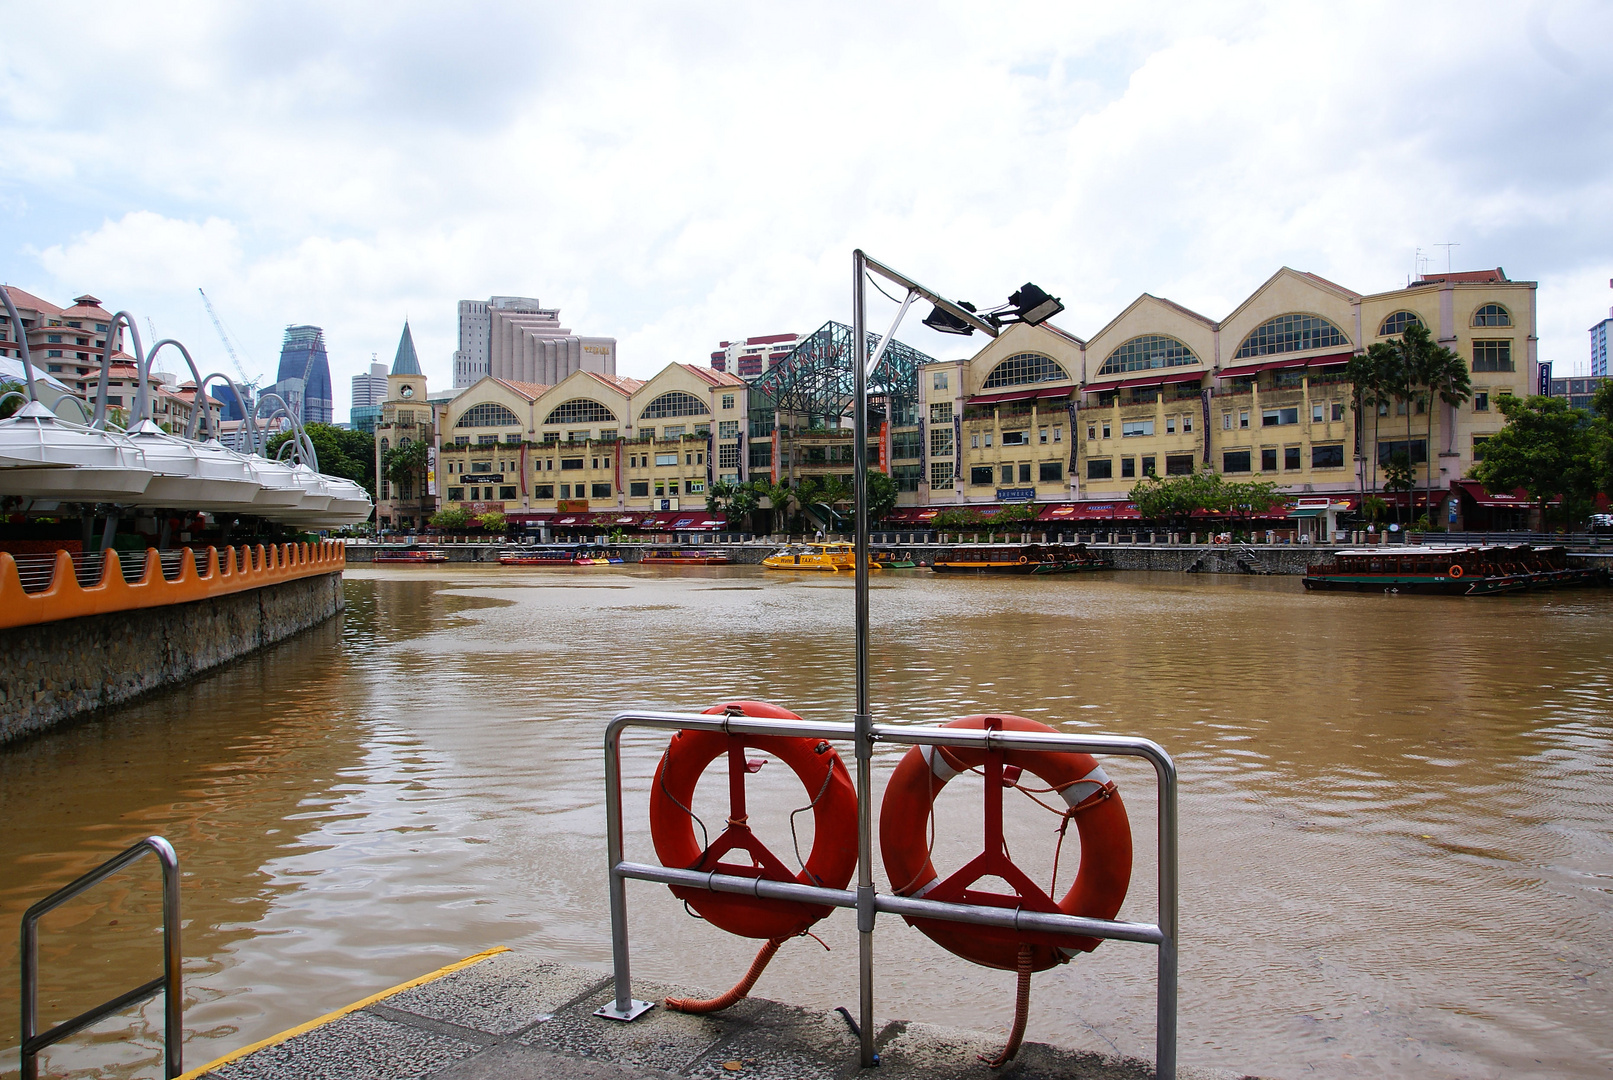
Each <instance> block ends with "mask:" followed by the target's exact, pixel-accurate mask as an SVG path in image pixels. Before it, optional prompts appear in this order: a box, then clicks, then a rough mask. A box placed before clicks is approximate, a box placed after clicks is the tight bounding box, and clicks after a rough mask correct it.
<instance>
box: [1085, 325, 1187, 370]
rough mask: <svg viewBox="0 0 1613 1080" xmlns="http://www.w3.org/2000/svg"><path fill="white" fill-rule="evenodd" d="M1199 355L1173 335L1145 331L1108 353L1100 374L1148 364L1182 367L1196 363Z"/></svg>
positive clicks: (1156, 366) (1150, 366)
mask: <svg viewBox="0 0 1613 1080" xmlns="http://www.w3.org/2000/svg"><path fill="white" fill-rule="evenodd" d="M1198 362H1199V358H1198V357H1196V356H1194V355H1193V350H1192V349H1189V348H1188V347H1187V346H1186V345H1183V344H1182V343H1181V342H1180V341H1177V340H1176V339H1175V338H1173V337H1166V336H1165V335H1163V334H1144V335H1143V336H1142V337H1134V338H1132V339H1131V340H1130V341H1128V342H1126V343H1125V344H1124V345H1122V346H1120V348H1118V349H1116V350H1115V351H1114V352H1112V353H1110V354H1109V359H1107V360H1105V361H1104V362H1103V366H1102V367H1101V368H1099V369H1098V374H1099V375H1115V374H1118V373H1120V372H1122V371H1147V370H1148V369H1149V368H1167V367H1181V366H1182V365H1184V364H1196V363H1198Z"/></svg>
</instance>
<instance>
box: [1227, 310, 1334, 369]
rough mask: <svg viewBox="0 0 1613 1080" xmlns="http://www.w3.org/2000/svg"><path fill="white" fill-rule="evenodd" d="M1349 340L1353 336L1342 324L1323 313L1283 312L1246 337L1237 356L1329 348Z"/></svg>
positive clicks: (1239, 347)
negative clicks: (1346, 335)
mask: <svg viewBox="0 0 1613 1080" xmlns="http://www.w3.org/2000/svg"><path fill="white" fill-rule="evenodd" d="M1349 343H1350V339H1349V338H1347V337H1345V336H1344V334H1343V332H1342V331H1340V330H1339V328H1338V327H1336V326H1334V325H1333V324H1332V323H1330V322H1328V321H1327V320H1326V319H1324V318H1322V317H1321V316H1320V315H1301V314H1294V315H1279V316H1277V317H1276V318H1275V319H1270V320H1268V321H1266V322H1263V323H1261V324H1260V325H1259V326H1257V327H1255V330H1254V332H1253V333H1252V334H1250V335H1249V336H1248V337H1246V338H1244V339H1243V344H1242V345H1240V346H1238V353H1237V359H1239V360H1242V359H1243V358H1244V357H1247V356H1274V355H1276V354H1277V353H1286V352H1301V351H1303V350H1305V349H1327V348H1331V347H1333V346H1335V345H1348V344H1349Z"/></svg>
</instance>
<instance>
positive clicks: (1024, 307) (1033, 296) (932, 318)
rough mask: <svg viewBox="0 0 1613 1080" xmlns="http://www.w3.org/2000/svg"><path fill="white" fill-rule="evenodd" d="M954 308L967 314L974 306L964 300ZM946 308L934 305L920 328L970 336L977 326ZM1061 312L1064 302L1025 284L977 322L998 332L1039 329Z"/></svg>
mask: <svg viewBox="0 0 1613 1080" xmlns="http://www.w3.org/2000/svg"><path fill="white" fill-rule="evenodd" d="M955 306H956V307H959V308H963V309H965V310H967V311H969V312H971V313H973V312H975V311H976V308H975V306H974V305H973V304H971V303H969V301H967V300H960V301H958V303H957V304H956V305H955ZM950 307H951V305H949V306H948V307H943V306H942V305H940V304H937V305H936V306H935V307H934V308H933V309H931V311H930V313H929V314H928V315H926V316H925V317H924V325H925V326H928V327H929V328H930V329H931V330H935V331H937V332H938V333H942V334H958V335H960V336H962V337H968V336H969V335H970V334H972V333H974V332H975V326H976V325H977V323H975V322H972V321H966V320H965V319H962V318H960V317H958V316H957V315H954V314H953V313H952V311H951V310H950ZM1063 310H1064V301H1062V300H1060V299H1059V298H1058V297H1056V296H1049V295H1048V294H1047V293H1046V292H1045V291H1044V290H1042V289H1041V288H1039V287H1037V286H1036V285H1033V284H1031V283H1030V282H1029V281H1027V282H1025V284H1023V285H1021V286H1020V287H1019V291H1018V292H1016V293H1014V294H1013V295H1012V296H1010V297H1009V298H1008V303H1006V304H1004V305H1002V306H1001V307H995V308H992V309H991V310H990V311H982V312H980V313H979V314H980V318H982V319H984V320H985V321H986V322H989V323H990V324H991V325H992V326H994V327H996V328H997V329H998V330H1001V329H1002V328H1003V327H1004V326H1006V325H1009V324H1012V323H1017V322H1022V323H1025V324H1026V325H1028V326H1040V325H1041V324H1042V323H1044V322H1046V321H1047V320H1048V319H1051V318H1052V317H1053V316H1055V315H1057V314H1058V313H1059V312H1061V311H1063Z"/></svg>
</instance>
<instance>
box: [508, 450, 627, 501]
mask: <svg viewBox="0 0 1613 1080" xmlns="http://www.w3.org/2000/svg"><path fill="white" fill-rule="evenodd" d="M519 464H520V466H521V503H522V505H523V506H524V505H525V504H526V443H525V442H522V443H521V457H520V460H519ZM618 479H620V478H619V477H618ZM618 486H620V485H618Z"/></svg>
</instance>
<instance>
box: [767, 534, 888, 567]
mask: <svg viewBox="0 0 1613 1080" xmlns="http://www.w3.org/2000/svg"><path fill="white" fill-rule="evenodd" d="M856 552H857V549H856V548H855V547H853V546H852V545H851V544H848V543H844V542H837V543H828V544H790V545H789V546H788V547H782V548H780V549H779V550H777V551H775V552H774V553H773V554H771V555H769V556H768V557H767V558H765V559H763V560H762V566H764V567H765V568H767V569H768V570H827V571H829V572H831V573H833V572H835V571H839V570H846V571H851V570H855V569H856V568H857V562H856ZM868 568H869V569H870V570H878V569H880V565H879V563H877V562H872V561H870V563H869V564H868Z"/></svg>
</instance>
